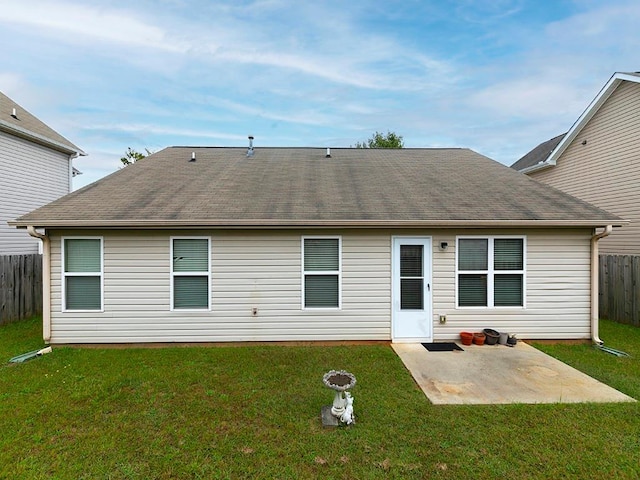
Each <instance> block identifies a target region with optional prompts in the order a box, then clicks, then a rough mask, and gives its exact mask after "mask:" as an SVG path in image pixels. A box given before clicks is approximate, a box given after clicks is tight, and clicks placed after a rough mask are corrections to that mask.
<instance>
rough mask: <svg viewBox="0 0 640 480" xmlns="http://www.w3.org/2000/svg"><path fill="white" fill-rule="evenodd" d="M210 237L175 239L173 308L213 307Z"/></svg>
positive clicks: (172, 284) (173, 254)
mask: <svg viewBox="0 0 640 480" xmlns="http://www.w3.org/2000/svg"><path fill="white" fill-rule="evenodd" d="M210 242H211V240H210V238H209V237H172V238H171V309H172V310H209V309H210V308H211V300H210V299H211V295H210V294H209V292H210V291H211V254H210V252H211V247H210Z"/></svg>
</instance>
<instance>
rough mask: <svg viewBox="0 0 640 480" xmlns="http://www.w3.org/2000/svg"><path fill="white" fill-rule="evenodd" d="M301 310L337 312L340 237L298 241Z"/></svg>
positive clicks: (338, 306) (338, 305)
mask: <svg viewBox="0 0 640 480" xmlns="http://www.w3.org/2000/svg"><path fill="white" fill-rule="evenodd" d="M302 263H303V267H302V268H303V272H302V290H303V292H302V293H303V307H304V308H340V305H341V298H340V284H341V278H340V272H341V270H340V269H341V265H340V264H341V239H340V237H303V238H302Z"/></svg>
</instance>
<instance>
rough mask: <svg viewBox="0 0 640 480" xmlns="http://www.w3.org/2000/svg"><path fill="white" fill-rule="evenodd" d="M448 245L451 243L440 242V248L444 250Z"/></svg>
mask: <svg viewBox="0 0 640 480" xmlns="http://www.w3.org/2000/svg"><path fill="white" fill-rule="evenodd" d="M448 246H449V244H448V243H447V242H440V250H442V251H444V250H446V249H447V247H448Z"/></svg>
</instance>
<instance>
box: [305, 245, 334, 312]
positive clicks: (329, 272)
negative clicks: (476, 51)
mask: <svg viewBox="0 0 640 480" xmlns="http://www.w3.org/2000/svg"><path fill="white" fill-rule="evenodd" d="M307 239H329V240H338V270H337V271H336V270H313V271H310V272H307V271H305V269H304V241H305V240H307ZM300 245H301V252H302V256H301V264H300V271H301V291H302V298H301V299H300V303H301V308H302V310H316V311H317V310H342V236H341V235H303V236H302V237H301V240H300ZM307 275H338V306H337V307H307V306H306V305H305V282H304V279H305V277H306V276H307Z"/></svg>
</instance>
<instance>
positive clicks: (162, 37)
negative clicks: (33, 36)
mask: <svg viewBox="0 0 640 480" xmlns="http://www.w3.org/2000/svg"><path fill="white" fill-rule="evenodd" d="M0 7H1V8H2V17H1V18H0V22H2V23H5V24H9V25H13V26H15V25H16V24H17V25H22V26H26V27H28V28H34V27H36V28H38V29H47V30H52V31H55V32H57V33H61V34H63V35H65V36H67V38H68V39H69V40H73V41H76V42H78V43H82V42H84V41H85V40H84V39H85V38H86V37H89V38H94V39H96V40H99V41H107V42H112V43H117V44H124V45H132V46H137V47H149V48H156V49H161V50H166V51H169V52H184V51H185V49H186V46H185V45H184V44H181V42H176V41H175V39H169V38H168V37H167V33H166V32H165V31H164V30H163V29H161V28H159V27H157V26H154V25H150V24H148V23H147V22H144V21H142V20H140V19H138V18H137V17H136V15H135V14H133V13H132V12H130V11H127V10H107V9H104V8H95V7H87V6H84V5H81V4H78V3H73V4H72V3H62V2H61V3H58V2H55V3H53V2H41V1H37V0H36V1H29V2H14V1H8V0H4V1H0ZM34 12H37V14H34ZM75 35H80V36H81V37H83V38H80V39H76V38H74V36H75Z"/></svg>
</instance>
